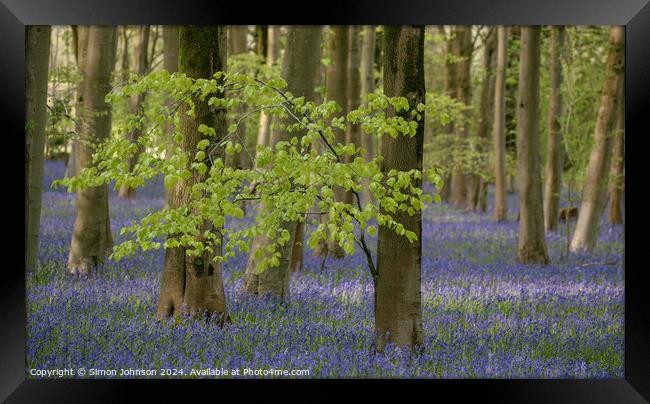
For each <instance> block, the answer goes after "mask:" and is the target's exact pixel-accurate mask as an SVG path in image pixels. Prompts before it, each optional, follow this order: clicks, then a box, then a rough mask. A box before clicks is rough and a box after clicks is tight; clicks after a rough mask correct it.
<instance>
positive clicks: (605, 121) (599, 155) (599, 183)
mask: <svg viewBox="0 0 650 404" xmlns="http://www.w3.org/2000/svg"><path fill="white" fill-rule="evenodd" d="M624 64H625V28H624V27H623V26H613V27H612V28H610V32H609V55H608V57H607V67H606V69H607V78H606V79H605V82H604V83H603V90H602V95H601V97H600V108H599V109H598V120H597V121H596V129H595V131H594V144H593V147H592V149H591V154H590V156H589V163H588V164H587V169H586V171H585V183H584V189H583V190H582V202H581V204H580V210H579V212H578V221H577V223H576V230H575V233H574V234H573V239H572V240H571V247H570V248H571V251H591V250H593V248H594V247H595V246H596V242H597V241H598V228H599V224H600V216H601V215H602V213H603V210H604V208H605V197H606V190H607V179H608V173H609V165H610V160H611V154H612V153H611V145H612V136H611V133H610V131H611V129H612V126H613V123H614V121H615V116H616V107H617V102H618V101H619V99H621V98H622V95H623V94H624V90H623V85H624V84H623V83H624V79H625V69H624Z"/></svg>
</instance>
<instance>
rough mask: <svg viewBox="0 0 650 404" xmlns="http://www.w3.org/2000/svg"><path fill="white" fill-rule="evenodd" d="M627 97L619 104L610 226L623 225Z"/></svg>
mask: <svg viewBox="0 0 650 404" xmlns="http://www.w3.org/2000/svg"><path fill="white" fill-rule="evenodd" d="M624 139H625V97H624V94H623V95H621V98H620V100H619V103H618V111H617V116H616V127H615V132H614V150H613V151H612V153H613V156H612V169H611V172H610V178H609V202H610V205H609V215H608V218H607V219H608V221H609V224H614V225H616V224H623V212H622V209H621V208H622V206H621V205H622V203H621V198H622V194H623V185H624V184H625V180H624V177H623V176H624V174H625V173H624V170H625V140H624Z"/></svg>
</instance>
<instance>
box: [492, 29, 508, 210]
mask: <svg viewBox="0 0 650 404" xmlns="http://www.w3.org/2000/svg"><path fill="white" fill-rule="evenodd" d="M497 35H498V45H497V70H496V77H495V80H496V82H495V85H494V122H493V129H492V137H493V142H494V220H496V221H499V222H501V221H504V220H506V218H507V215H508V198H507V195H506V186H507V184H506V132H505V130H506V128H505V124H506V111H505V109H506V97H505V90H506V66H507V60H506V58H507V57H508V28H507V27H505V26H499V28H498V32H497Z"/></svg>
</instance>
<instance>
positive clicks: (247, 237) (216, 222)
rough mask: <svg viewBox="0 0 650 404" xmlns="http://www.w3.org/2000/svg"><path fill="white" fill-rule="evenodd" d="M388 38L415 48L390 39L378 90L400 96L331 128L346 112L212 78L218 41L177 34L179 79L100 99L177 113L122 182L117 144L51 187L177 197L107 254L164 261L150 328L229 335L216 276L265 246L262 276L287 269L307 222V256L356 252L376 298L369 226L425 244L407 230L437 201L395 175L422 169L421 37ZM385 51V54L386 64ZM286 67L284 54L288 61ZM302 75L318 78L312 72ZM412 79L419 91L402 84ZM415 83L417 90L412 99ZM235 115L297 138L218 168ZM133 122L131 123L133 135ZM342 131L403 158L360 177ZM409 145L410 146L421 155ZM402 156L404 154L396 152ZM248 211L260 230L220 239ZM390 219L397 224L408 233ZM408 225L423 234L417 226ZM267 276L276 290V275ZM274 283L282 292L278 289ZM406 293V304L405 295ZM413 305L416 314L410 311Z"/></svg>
mask: <svg viewBox="0 0 650 404" xmlns="http://www.w3.org/2000/svg"><path fill="white" fill-rule="evenodd" d="M296 29H297V28H296ZM312 29H313V28H312ZM396 29H399V30H406V32H412V31H416V32H419V34H418V35H417V36H416V37H415V39H414V38H413V37H414V36H415V35H414V34H410V35H397V38H398V40H397V45H398V46H399V50H392V51H390V52H397V54H398V56H399V57H397V58H393V59H396V60H397V61H395V62H391V64H388V65H387V67H386V69H385V74H386V77H387V78H390V80H393V79H394V81H395V84H390V85H389V86H388V87H387V88H392V89H393V90H389V93H391V94H392V93H395V94H402V95H401V96H388V95H385V94H378V93H375V94H370V95H368V97H367V99H366V100H365V101H364V103H362V104H361V105H360V106H359V108H358V109H356V110H354V111H350V112H349V113H347V114H346V115H340V114H337V112H339V113H340V111H341V106H340V105H338V104H337V103H336V102H335V101H331V100H329V101H326V102H323V103H321V104H318V105H317V104H315V103H314V102H311V101H308V100H306V98H305V97H296V96H295V95H294V94H292V93H291V92H290V91H287V90H285V88H286V87H287V83H286V81H285V80H283V79H281V78H270V79H268V80H266V81H265V80H263V79H261V78H260V77H259V76H258V75H256V74H250V73H245V72H244V73H242V72H232V73H230V72H225V71H223V70H218V69H223V68H225V63H224V60H223V58H224V57H225V56H222V55H221V54H219V53H218V52H219V51H220V50H223V47H222V40H223V27H219V28H210V27H205V28H201V27H184V28H182V29H181V55H180V72H179V73H177V74H172V75H170V74H169V72H167V71H158V72H152V73H150V74H148V75H147V76H145V77H144V78H142V79H141V80H140V81H138V82H137V83H130V84H128V85H126V86H123V87H120V88H116V89H114V90H113V92H111V94H109V96H108V97H106V99H107V100H108V101H110V102H117V101H121V100H123V99H125V98H127V97H131V96H133V95H134V94H137V93H139V92H149V93H150V94H151V93H156V94H165V95H166V96H168V97H170V98H171V99H173V100H174V105H173V106H172V107H169V106H161V109H160V110H159V111H157V112H156V113H155V116H156V117H155V120H154V123H155V125H163V124H164V123H165V122H169V121H178V122H179V125H177V130H176V131H175V133H174V137H173V139H172V140H173V144H174V146H173V147H171V145H161V144H159V143H157V142H156V141H155V137H156V136H157V135H159V134H160V131H154V130H149V131H147V136H143V137H142V138H141V139H142V142H143V144H144V145H145V148H144V149H145V153H143V155H142V156H141V158H140V159H139V160H138V163H137V164H136V167H135V169H134V170H132V171H128V170H126V169H125V168H124V166H123V165H122V164H119V162H121V161H123V159H124V158H125V156H127V155H128V154H129V153H130V152H131V150H132V147H131V146H132V145H130V144H129V142H128V140H126V139H125V138H124V137H123V136H113V137H111V138H110V139H109V140H108V141H107V142H106V143H105V144H104V145H103V146H102V147H101V148H99V150H98V151H97V152H96V153H95V155H94V159H95V161H96V162H97V167H96V169H84V170H81V172H80V173H79V175H78V176H77V177H75V178H72V179H63V180H60V181H57V183H58V184H64V185H67V186H68V189H69V190H70V191H74V190H77V189H87V188H91V187H97V186H99V185H104V184H107V183H109V182H111V181H115V183H116V185H117V186H121V185H123V184H124V183H128V184H129V185H130V186H134V187H140V186H144V185H145V184H146V180H148V179H152V178H155V177H156V176H157V175H161V174H163V175H164V183H165V187H166V188H168V189H173V193H172V197H171V201H170V208H169V209H161V210H158V211H154V212H151V213H149V214H147V215H146V216H145V217H144V218H142V219H141V220H140V221H139V222H134V223H132V224H131V225H130V226H127V227H125V228H123V229H122V230H121V233H122V234H123V235H125V238H126V240H125V241H123V242H122V243H120V244H119V245H117V246H115V247H114V248H113V253H112V257H113V258H114V259H120V258H122V257H124V256H126V255H132V254H135V253H136V252H137V251H138V250H140V249H141V250H150V249H157V248H161V247H164V248H165V270H164V273H163V281H162V289H161V295H160V299H159V305H158V317H167V316H169V315H178V314H180V313H186V312H187V313H200V312H205V311H207V312H208V313H210V314H211V316H212V315H214V314H217V315H218V316H217V318H218V319H219V321H227V318H228V317H227V315H226V314H225V313H226V312H227V311H226V305H225V299H224V298H223V297H224V295H223V283H222V280H221V263H222V262H224V261H226V260H228V259H230V258H232V257H234V256H235V254H236V253H238V252H240V251H241V252H249V251H250V250H251V244H255V240H256V239H257V240H259V239H260V236H264V237H268V238H269V240H270V243H269V244H268V245H267V246H266V247H265V248H259V247H257V248H254V249H255V252H251V254H252V255H253V258H254V259H255V260H256V266H257V268H258V275H261V274H263V273H264V272H265V271H269V270H272V268H277V267H280V265H281V261H283V265H284V261H287V260H288V259H289V252H290V251H291V250H290V248H287V247H292V244H291V239H292V229H291V227H292V226H293V225H292V223H294V222H304V221H305V220H307V219H306V218H307V217H310V218H323V217H325V218H326V219H325V220H324V221H321V220H319V219H314V220H313V224H314V225H315V226H314V227H313V228H311V231H310V233H309V237H308V240H306V243H305V244H307V245H308V246H309V247H310V248H311V249H315V248H316V246H317V245H318V244H319V243H321V242H323V241H325V242H327V243H335V244H336V245H337V246H339V247H340V248H341V249H342V250H343V252H344V254H347V255H352V254H354V252H355V247H359V248H360V250H361V252H362V254H363V255H364V256H365V259H366V263H367V269H368V272H369V273H370V275H371V277H372V279H373V285H378V282H379V275H378V270H377V266H375V261H374V258H373V251H372V250H371V249H370V247H369V246H368V243H367V241H366V240H367V236H374V235H375V234H377V227H376V225H379V226H381V228H382V229H383V231H386V230H390V231H392V232H394V233H396V234H397V235H398V236H400V237H403V238H404V239H405V240H406V242H407V243H409V244H408V246H411V245H412V244H414V245H416V246H419V241H418V240H419V236H418V234H416V232H415V231H412V230H411V228H414V229H415V230H417V231H419V232H420V231H421V226H420V225H417V224H413V223H412V222H411V221H408V220H409V219H408V218H419V217H420V212H421V211H422V209H424V207H425V203H431V202H432V201H433V199H434V198H433V195H432V194H430V193H425V192H424V191H423V190H422V189H421V188H420V187H419V184H420V183H421V179H422V176H423V172H422V170H421V168H418V167H421V165H420V166H418V165H417V164H410V163H409V164H408V165H407V167H408V169H405V170H400V169H398V168H390V167H391V166H395V167H402V163H401V161H402V157H403V156H406V157H407V159H412V158H413V156H415V158H416V160H414V161H415V162H417V161H421V158H422V134H423V132H422V130H423V125H422V122H423V114H424V111H425V109H426V105H425V104H424V103H422V102H417V101H422V100H423V97H424V85H423V76H422V75H423V72H422V49H423V43H422V41H423V38H422V36H423V29H422V28H411V29H408V28H396ZM400 32H401V31H400ZM305 38H306V35H301V39H302V40H304V39H305ZM347 39H348V38H347V37H346V40H347ZM390 43H391V44H394V43H395V42H394V41H392V42H390ZM190 44H191V45H190ZM300 46H301V45H299V44H296V45H295V46H293V45H292V46H291V48H292V49H296V50H298V49H299V48H300ZM412 46H416V49H419V51H418V52H419V55H420V56H419V57H418V58H417V59H416V61H418V63H419V64H418V65H417V66H413V65H412V64H410V63H407V62H409V61H410V59H405V58H404V56H403V55H409V57H410V55H411V53H412ZM390 48H391V46H389V45H388V44H387V45H386V51H388V49H390ZM290 53H291V51H288V54H287V58H289V56H290ZM346 54H347V53H346ZM316 55H317V53H316ZM312 57H314V59H315V60H318V56H315V55H314V54H312ZM286 64H287V68H288V69H299V68H300V65H301V64H300V63H295V62H292V61H291V60H288V61H287V62H286ZM314 64H316V63H315V62H314ZM215 70H217V71H216V72H215ZM310 71H311V74H313V73H314V72H316V71H317V69H310ZM403 73H404V74H403ZM407 73H408V74H407ZM292 74H293V73H291V70H289V72H288V73H287V75H288V76H291V75H292ZM416 74H417V75H419V76H418V77H419V79H418V80H420V81H414V80H415V79H413V80H410V79H409V80H405V79H406V78H409V77H411V76H414V75H416ZM299 82H300V81H298V82H297V83H299ZM401 83H402V84H401ZM417 83H420V84H422V86H416V84H417ZM296 85H297V84H296ZM306 88H308V87H306ZM416 89H417V91H416ZM410 90H413V91H410ZM294 91H299V90H298V89H296V90H294ZM305 91H307V90H305ZM310 91H311V90H310ZM408 97H411V99H410V100H409V98H408ZM242 105H243V106H245V107H246V110H247V111H248V112H247V113H246V114H245V115H244V116H242V117H241V118H240V121H243V120H244V119H247V118H248V117H250V116H253V115H254V114H255V113H258V112H260V111H261V110H266V111H267V112H269V113H270V114H272V115H273V117H274V120H276V122H277V123H278V124H279V127H278V128H277V130H278V131H282V132H284V131H286V132H288V133H295V135H292V136H290V140H289V141H282V140H281V141H278V142H277V143H275V145H274V146H273V147H259V148H258V151H259V153H258V155H257V157H256V158H255V164H254V165H253V166H252V167H250V168H235V167H229V166H227V165H225V164H224V158H225V155H231V154H233V153H236V152H239V151H241V150H242V144H241V139H240V138H239V137H238V136H237V132H238V125H239V123H241V122H240V121H238V122H235V123H233V124H231V125H230V126H229V127H228V128H227V129H225V128H224V125H225V124H224V122H225V109H227V108H231V109H235V108H239V107H241V106H242ZM141 118H142V117H135V118H133V122H136V121H138V120H140V119H141ZM348 121H350V122H352V123H353V124H356V125H360V126H361V128H362V130H363V131H364V132H365V133H367V134H369V135H372V136H377V137H382V136H383V137H385V138H388V137H390V138H392V139H398V138H404V139H406V142H405V144H407V145H409V146H408V147H409V149H405V150H402V149H400V148H398V149H397V150H396V151H395V153H394V157H391V158H390V159H388V160H387V161H388V164H387V165H384V166H383V170H382V169H380V165H381V164H384V163H382V162H383V161H386V160H385V159H382V158H381V157H377V158H375V159H373V160H372V161H371V162H369V163H368V162H366V161H365V159H364V158H363V157H362V155H361V150H360V148H358V147H357V146H356V145H354V144H351V143H350V144H348V143H340V142H337V136H340V133H341V132H343V131H344V130H345V129H346V127H347V122H348ZM126 127H128V125H127V126H126ZM120 130H124V128H121V129H120ZM280 133H281V132H278V134H280ZM343 133H344V132H343ZM409 139H415V142H416V143H414V142H413V141H409ZM385 142H388V141H387V140H386V141H385ZM314 143H319V144H320V147H319V148H318V149H316V148H315V147H313V145H314ZM398 144H401V143H398ZM386 145H387V146H386V147H388V149H387V150H389V149H391V147H389V143H386ZM163 149H164V150H172V152H173V156H171V157H170V158H169V159H166V158H163V157H161V155H162V153H161V150H163ZM407 150H411V151H412V152H413V153H408V152H405V151H407ZM347 156H352V157H353V158H351V159H349V158H347ZM409 161H410V160H409ZM420 164H421V163H420ZM427 175H428V176H429V179H430V181H432V182H433V183H434V184H435V185H436V186H439V185H440V179H439V177H438V176H437V174H436V171H435V170H430V171H428V172H427ZM366 181H367V182H369V184H370V185H369V189H370V191H371V193H372V198H370V200H369V202H368V203H366V204H365V205H363V204H362V203H361V198H360V196H359V193H360V192H361V190H362V185H363V183H364V182H366ZM339 188H340V189H343V190H345V191H347V192H350V193H352V195H353V201H352V202H351V203H349V202H346V201H345V200H343V199H342V198H339V197H338V196H337V195H336V193H335V192H334V190H335V189H339ZM246 200H249V201H250V200H255V201H258V211H257V216H256V220H255V222H254V223H252V224H251V223H247V222H242V223H238V224H237V225H234V226H233V225H226V222H227V220H231V219H232V220H237V219H241V218H243V216H244V213H243V210H242V208H241V202H242V201H246ZM395 218H405V221H406V223H405V224H404V223H401V222H399V221H397V220H396V219H395ZM310 220H311V219H310ZM410 220H415V221H416V222H415V223H419V219H410ZM375 223H376V224H375ZM414 226H415V227H414ZM163 238H164V239H165V240H164V242H163V241H162V239H163ZM380 239H383V240H386V242H388V241H390V242H391V243H393V241H394V240H395V239H392V238H390V237H387V236H386V235H384V236H381V237H380ZM393 245H395V246H396V250H397V251H400V252H404V251H407V250H408V251H411V252H412V255H411V258H410V261H409V262H410V263H409V264H408V266H407V267H406V268H408V270H407V271H406V274H407V275H408V278H406V279H405V280H404V281H405V282H406V283H407V284H408V285H412V284H413V281H415V279H416V278H417V279H419V278H418V277H415V272H414V271H416V270H417V273H419V265H416V261H417V257H419V255H417V254H416V252H414V251H416V250H417V251H419V248H420V247H416V250H414V249H413V248H410V247H409V248H408V249H406V248H401V246H402V245H401V244H393ZM405 245H406V244H405ZM285 248H286V250H285ZM386 251H388V250H386ZM391 259H393V258H392V256H391V257H384V258H380V259H379V261H381V262H382V264H381V265H383V267H384V270H383V271H384V278H383V279H385V280H386V281H388V282H389V284H390V279H391V277H393V278H394V277H395V276H396V275H395V272H392V275H391V271H396V270H397V271H398V272H399V273H403V272H402V270H401V269H399V268H396V267H395V266H393V265H392V264H391V261H390V260H391ZM285 272H286V271H285ZM269 274H270V275H269V276H272V275H271V274H272V272H269ZM276 279H280V280H281V281H282V282H286V281H285V280H284V279H286V278H284V279H282V278H279V277H278V278H276ZM258 280H259V279H258ZM381 282H384V280H382V281H381ZM382 288H383V289H382V290H383V291H384V292H387V293H388V295H387V298H388V299H389V300H390V296H394V297H395V295H391V293H394V292H392V291H391V288H390V287H388V286H387V285H386V284H383V286H382ZM398 289H400V288H398ZM284 290H285V291H288V289H286V288H285V289H284ZM408 290H409V291H414V289H411V288H410V286H409V289H408ZM418 290H419V289H418ZM375 291H377V289H375ZM382 293H383V292H382ZM400 296H401V295H400ZM398 297H399V296H398ZM375 300H377V299H375ZM408 300H409V301H412V299H411V297H408ZM406 306H408V307H410V308H411V309H412V307H413V306H412V305H410V304H409V303H404V302H399V303H398V306H396V307H392V308H385V309H386V310H389V311H392V310H394V309H396V310H397V311H394V313H396V315H401V314H404V312H403V310H404V309H405V308H406ZM379 312H380V313H383V314H381V316H383V317H382V318H383V319H384V320H386V321H388V322H389V323H390V324H388V327H392V325H391V324H396V322H395V320H393V319H389V317H386V316H385V312H384V311H383V309H380V310H379ZM419 316H420V317H421V315H419ZM409 318H410V319H413V316H411V317H409ZM384 320H382V321H384ZM409 321H410V320H409ZM397 323H401V321H397ZM384 324H386V323H384ZM388 330H389V329H387V328H383V331H382V332H381V333H380V334H379V335H383V336H385V334H386V331H388ZM420 334H421V333H420ZM395 335H397V334H395ZM419 338H421V337H417V338H414V341H419Z"/></svg>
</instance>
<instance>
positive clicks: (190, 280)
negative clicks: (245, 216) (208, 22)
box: [156, 25, 229, 324]
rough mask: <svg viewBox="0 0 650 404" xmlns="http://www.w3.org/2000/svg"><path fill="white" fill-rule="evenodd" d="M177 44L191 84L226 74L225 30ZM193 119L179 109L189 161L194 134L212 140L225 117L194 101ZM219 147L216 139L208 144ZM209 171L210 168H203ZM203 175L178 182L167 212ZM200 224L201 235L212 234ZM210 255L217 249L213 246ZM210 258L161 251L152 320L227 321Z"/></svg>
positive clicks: (192, 29) (191, 33)
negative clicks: (205, 130) (209, 132)
mask: <svg viewBox="0 0 650 404" xmlns="http://www.w3.org/2000/svg"><path fill="white" fill-rule="evenodd" d="M179 34H180V40H179V41H180V42H179V71H180V72H181V73H185V74H186V75H187V76H188V77H191V78H204V79H210V78H212V77H213V74H214V73H215V72H217V71H224V70H225V69H226V58H227V55H226V46H227V42H226V28H225V26H222V25H218V26H182V27H181V28H180V33H179ZM192 102H193V103H194V104H195V116H193V117H192V116H189V115H187V113H186V112H187V110H188V108H189V107H188V106H187V104H182V106H181V107H180V109H179V114H180V117H181V121H180V127H179V131H180V132H181V133H182V135H183V140H182V142H181V145H180V146H181V148H182V149H183V150H184V151H185V152H187V153H188V154H189V155H194V153H195V152H196V150H197V144H198V142H199V141H201V140H203V139H204V138H207V137H206V136H205V135H203V134H201V133H200V132H199V131H198V127H199V125H200V124H204V125H207V126H210V127H213V128H214V129H215V131H216V133H217V136H223V134H224V133H225V132H226V111H225V109H224V108H223V107H219V108H215V107H211V106H209V105H208V100H207V99H206V100H203V101H201V100H200V99H199V98H198V97H193V99H192ZM209 140H210V141H211V142H219V141H220V139H219V138H217V139H214V138H210V139H209ZM219 153H220V154H217V155H216V157H215V158H222V159H223V158H224V153H223V149H219ZM208 171H209V167H208ZM207 175H208V174H207V173H206V174H203V175H200V174H199V173H198V172H196V171H193V173H192V176H191V177H190V178H189V179H187V180H183V181H179V182H178V183H177V184H176V185H175V187H174V189H173V190H172V191H171V193H170V198H169V203H170V207H171V208H172V209H174V208H178V207H182V206H186V205H187V204H188V203H189V202H190V200H191V194H190V191H191V188H192V186H193V185H194V184H196V183H198V182H202V181H204V180H205V178H206V176H207ZM211 226H212V225H210V224H208V223H205V224H204V225H203V226H202V229H201V230H202V231H201V233H203V230H207V229H211V230H212V231H213V232H215V233H217V234H218V232H219V229H214V228H211ZM214 248H215V249H216V251H215V254H216V253H217V252H218V251H219V250H218V249H220V248H221V246H220V245H219V246H214ZM213 258H214V255H212V254H209V253H208V252H205V253H204V254H203V256H197V257H194V256H188V255H187V254H186V249H185V248H184V247H177V248H171V249H167V250H166V251H165V263H164V271H163V277H162V283H161V290H160V296H159V298H158V309H157V314H156V316H157V318H159V319H162V318H166V317H169V316H179V315H181V314H190V315H203V314H206V315H207V316H208V318H211V319H215V320H216V321H217V322H218V323H219V324H221V323H223V322H226V321H228V320H229V317H228V311H227V307H226V298H225V293H224V287H223V278H222V273H221V270H222V268H221V263H220V262H215V261H214V260H213Z"/></svg>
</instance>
